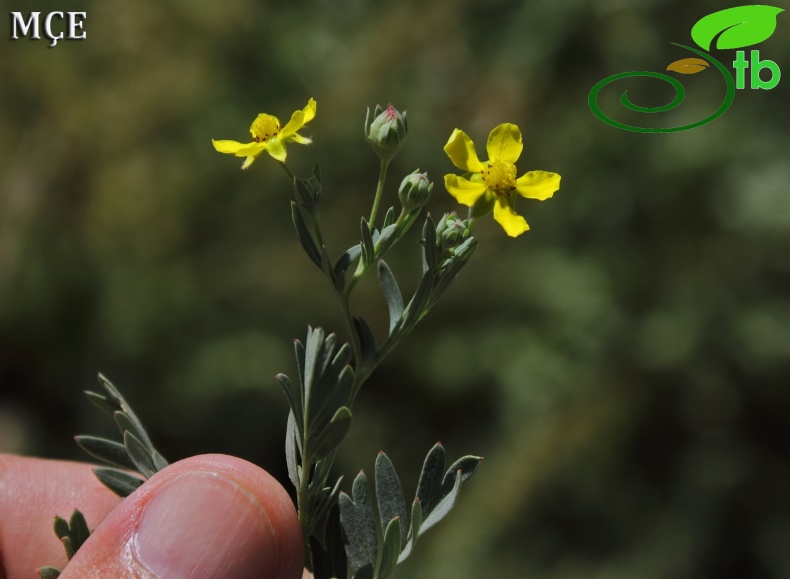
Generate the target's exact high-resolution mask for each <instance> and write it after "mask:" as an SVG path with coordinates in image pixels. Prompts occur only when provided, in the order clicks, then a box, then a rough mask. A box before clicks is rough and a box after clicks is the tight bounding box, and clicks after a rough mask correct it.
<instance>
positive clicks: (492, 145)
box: [486, 123, 524, 163]
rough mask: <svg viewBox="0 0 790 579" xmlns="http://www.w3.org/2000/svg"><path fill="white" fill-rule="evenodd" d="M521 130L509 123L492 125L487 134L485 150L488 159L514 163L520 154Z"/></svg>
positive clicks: (521, 146) (521, 147)
mask: <svg viewBox="0 0 790 579" xmlns="http://www.w3.org/2000/svg"><path fill="white" fill-rule="evenodd" d="M523 148H524V145H523V144H522V142H521V130H520V129H519V128H518V127H517V126H516V125H513V124H511V123H502V124H501V125H499V126H497V127H494V130H493V131H491V133H490V134H489V135H488V142H487V143H486V151H487V152H488V160H489V161H507V162H508V163H515V162H516V161H518V158H519V157H520V156H521V149H523Z"/></svg>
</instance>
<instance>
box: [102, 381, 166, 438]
mask: <svg viewBox="0 0 790 579" xmlns="http://www.w3.org/2000/svg"><path fill="white" fill-rule="evenodd" d="M99 382H100V383H101V385H102V387H104V389H105V390H106V391H107V393H108V394H110V396H111V397H112V399H113V400H115V401H116V402H117V404H118V406H119V407H120V410H121V411H122V412H123V413H124V414H126V416H127V418H128V420H129V421H130V422H131V423H132V424H133V425H134V430H133V432H134V434H135V436H137V438H139V439H140V440H141V441H142V442H143V444H145V446H146V447H148V448H153V446H154V445H153V443H152V442H151V439H150V438H148V434H147V433H146V432H145V428H143V425H142V423H141V422H140V419H139V418H137V415H136V414H135V413H134V410H132V407H131V406H130V405H129V403H128V402H126V400H125V399H124V398H123V396H121V393H120V392H119V391H118V389H117V388H116V387H115V386H113V385H112V383H111V382H110V381H109V380H107V378H105V377H104V376H103V375H102V374H99ZM122 432H123V431H122Z"/></svg>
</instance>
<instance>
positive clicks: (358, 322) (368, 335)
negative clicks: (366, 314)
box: [352, 316, 376, 364]
mask: <svg viewBox="0 0 790 579" xmlns="http://www.w3.org/2000/svg"><path fill="white" fill-rule="evenodd" d="M352 319H353V320H354V330H355V331H356V333H357V338H359V344H360V350H361V351H362V360H357V364H360V363H361V362H363V361H364V362H372V361H373V360H374V359H375V358H376V338H375V337H374V336H373V330H371V329H370V326H369V325H368V323H367V322H366V321H365V320H364V319H362V318H361V317H357V316H354V317H353V318H352Z"/></svg>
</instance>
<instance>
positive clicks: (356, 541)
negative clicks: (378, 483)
mask: <svg viewBox="0 0 790 579" xmlns="http://www.w3.org/2000/svg"><path fill="white" fill-rule="evenodd" d="M352 496H353V499H352V498H351V497H349V496H348V495H347V494H345V493H340V498H339V505H340V523H341V525H342V526H343V530H344V531H345V534H346V557H347V558H348V562H349V565H350V566H351V573H352V574H353V575H354V577H357V572H358V571H360V570H361V569H363V568H364V567H366V566H370V567H371V571H370V572H371V574H372V572H373V569H372V568H373V566H374V565H375V564H376V555H377V550H378V546H377V537H376V523H375V520H374V518H373V505H372V504H371V500H370V493H369V491H368V481H367V477H366V476H365V473H364V472H360V473H359V474H358V475H357V478H356V479H354V485H353V487H352Z"/></svg>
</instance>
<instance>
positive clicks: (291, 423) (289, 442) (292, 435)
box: [285, 410, 300, 489]
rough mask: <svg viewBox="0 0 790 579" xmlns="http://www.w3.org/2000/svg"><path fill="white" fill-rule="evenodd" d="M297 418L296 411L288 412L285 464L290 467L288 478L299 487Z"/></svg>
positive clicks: (295, 486)
mask: <svg viewBox="0 0 790 579" xmlns="http://www.w3.org/2000/svg"><path fill="white" fill-rule="evenodd" d="M296 436H298V434H297V432H296V420H295V419H294V411H293V410H291V411H290V412H288V423H287V424H286V426H285V464H286V466H287V467H288V478H289V479H290V480H291V484H293V486H294V488H297V489H298V488H299V482H300V481H299V475H298V471H297V469H296V465H297V464H298V463H299V459H298V457H297V456H296Z"/></svg>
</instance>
